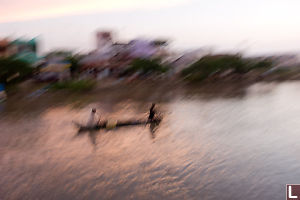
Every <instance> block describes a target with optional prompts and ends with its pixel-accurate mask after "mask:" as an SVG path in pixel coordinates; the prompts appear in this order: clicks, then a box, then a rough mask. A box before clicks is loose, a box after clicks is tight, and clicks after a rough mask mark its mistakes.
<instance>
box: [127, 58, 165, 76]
mask: <svg viewBox="0 0 300 200" xmlns="http://www.w3.org/2000/svg"><path fill="white" fill-rule="evenodd" d="M167 71H168V67H166V66H163V65H161V64H160V62H159V60H157V59H154V60H149V59H140V58H138V59H135V60H133V62H132V64H131V66H130V67H129V68H128V69H127V70H126V74H133V73H135V72H141V73H142V74H149V73H157V74H161V73H165V72H167Z"/></svg>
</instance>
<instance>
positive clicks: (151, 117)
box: [148, 103, 156, 122]
mask: <svg viewBox="0 0 300 200" xmlns="http://www.w3.org/2000/svg"><path fill="white" fill-rule="evenodd" d="M155 114H156V110H155V103H152V106H151V108H150V110H149V116H148V122H153V120H154V116H155Z"/></svg>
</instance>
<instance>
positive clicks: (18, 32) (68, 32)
mask: <svg viewBox="0 0 300 200" xmlns="http://www.w3.org/2000/svg"><path fill="white" fill-rule="evenodd" d="M0 5H1V6H0V13H1V14H0V37H6V36H10V37H12V38H14V37H19V36H24V37H28V38H30V37H35V36H38V38H39V40H40V42H41V48H40V50H41V52H45V51H49V50H52V49H57V48H60V49H62V48H68V49H75V50H77V51H80V50H84V51H86V50H90V49H93V48H94V47H95V44H94V32H95V31H96V30H101V29H109V30H114V31H115V32H116V33H117V36H118V38H120V39H121V40H128V39H131V38H134V37H147V38H151V37H163V38H169V39H170V40H171V41H172V45H173V47H174V48H180V49H187V48H196V47H203V46H206V47H207V46H212V47H214V48H215V49H217V50H229V51H230V50H238V51H245V52H246V53H250V54H255V53H272V52H293V51H297V52H300V26H299V25H300V15H299V13H298V10H299V8H300V1H299V0H26V1H21V0H0Z"/></svg>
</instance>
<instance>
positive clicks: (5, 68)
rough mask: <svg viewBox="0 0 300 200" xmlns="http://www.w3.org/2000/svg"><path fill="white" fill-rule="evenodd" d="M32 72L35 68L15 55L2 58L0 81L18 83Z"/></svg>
mask: <svg viewBox="0 0 300 200" xmlns="http://www.w3.org/2000/svg"><path fill="white" fill-rule="evenodd" d="M32 73H33V68H32V67H31V66H30V64H28V63H27V62H25V61H22V60H18V59H15V58H13V57H8V58H0V83H6V84H7V83H16V82H19V81H22V80H24V79H26V78H28V77H29V76H30V75H32ZM10 79H11V80H10Z"/></svg>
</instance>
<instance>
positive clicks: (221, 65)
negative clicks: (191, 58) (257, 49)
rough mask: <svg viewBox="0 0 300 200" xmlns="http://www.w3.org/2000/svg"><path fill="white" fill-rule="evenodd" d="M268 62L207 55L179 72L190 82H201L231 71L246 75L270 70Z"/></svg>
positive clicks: (236, 56) (239, 56)
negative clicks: (258, 69) (260, 69)
mask: <svg viewBox="0 0 300 200" xmlns="http://www.w3.org/2000/svg"><path fill="white" fill-rule="evenodd" d="M272 65H273V63H272V62H271V61H270V60H266V59H265V60H260V61H258V60H255V59H245V58H243V57H242V56H241V55H239V54H236V55H230V54H228V55H207V56H204V57H202V58H201V59H200V60H198V61H197V62H195V63H193V64H192V65H191V66H189V67H188V68H186V69H184V70H182V71H181V75H182V76H184V77H185V78H186V79H188V80H190V81H201V80H204V79H206V78H207V77H209V76H211V75H213V74H216V73H222V72H225V71H228V70H231V71H232V72H233V73H239V74H242V73H247V72H249V71H250V70H253V69H257V68H264V67H266V68H270V67H271V66H272Z"/></svg>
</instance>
